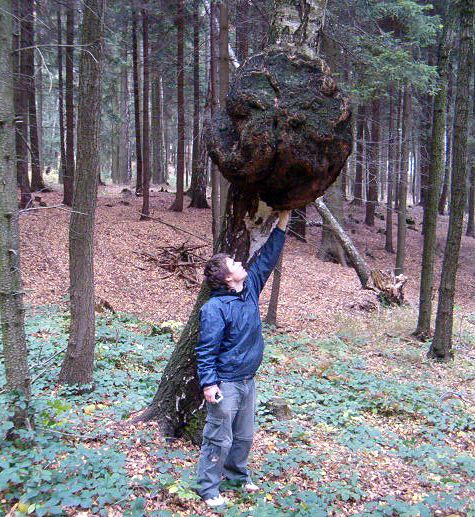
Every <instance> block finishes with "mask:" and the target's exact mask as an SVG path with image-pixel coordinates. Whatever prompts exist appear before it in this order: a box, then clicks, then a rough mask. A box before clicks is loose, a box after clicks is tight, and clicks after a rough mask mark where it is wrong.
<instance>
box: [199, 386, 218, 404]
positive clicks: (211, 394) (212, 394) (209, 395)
mask: <svg viewBox="0 0 475 517" xmlns="http://www.w3.org/2000/svg"><path fill="white" fill-rule="evenodd" d="M216 393H219V395H221V390H220V389H219V388H218V386H217V385H216V384H214V385H213V386H207V387H206V388H205V389H204V390H203V394H204V396H205V399H206V402H210V403H211V404H217V400H216Z"/></svg>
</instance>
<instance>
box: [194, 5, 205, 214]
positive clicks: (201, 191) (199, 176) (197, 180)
mask: <svg viewBox="0 0 475 517" xmlns="http://www.w3.org/2000/svg"><path fill="white" fill-rule="evenodd" d="M199 36H200V19H199V0H193V155H192V166H191V169H192V172H191V187H190V196H191V202H190V207H193V208H209V206H208V202H207V201H206V156H207V155H206V153H204V157H203V159H200V158H201V157H200V154H201V153H200V144H205V142H201V140H200V39H199Z"/></svg>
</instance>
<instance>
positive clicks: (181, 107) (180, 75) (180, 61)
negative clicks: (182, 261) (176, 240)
mask: <svg viewBox="0 0 475 517" xmlns="http://www.w3.org/2000/svg"><path fill="white" fill-rule="evenodd" d="M184 24H185V19H184V0H178V1H177V18H176V25H177V46H176V48H177V121H178V124H177V129H178V133H177V138H178V142H177V144H178V146H177V165H176V196H175V201H174V202H173V204H172V206H171V207H170V210H173V211H174V212H182V211H183V196H184V185H183V183H184V176H185V80H184V79H185V71H184V38H185V36H184V30H185V29H184Z"/></svg>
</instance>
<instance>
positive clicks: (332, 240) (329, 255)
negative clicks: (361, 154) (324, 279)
mask: <svg viewBox="0 0 475 517" xmlns="http://www.w3.org/2000/svg"><path fill="white" fill-rule="evenodd" d="M324 200H325V205H326V206H327V207H328V209H329V210H330V211H331V213H332V214H333V216H334V218H335V219H336V220H337V221H338V224H339V225H340V226H343V198H342V195H341V176H338V178H337V180H336V181H335V183H333V185H332V186H331V187H330V188H329V189H328V190H327V191H326V193H325V196H324ZM318 257H319V258H320V260H324V261H330V262H336V263H337V264H340V265H342V266H345V267H346V265H347V263H346V257H345V251H344V250H343V248H342V246H341V244H340V242H339V241H338V239H337V238H336V236H335V234H334V232H333V231H332V229H331V228H330V227H329V226H328V224H326V223H325V221H323V228H322V241H321V244H320V249H319V251H318Z"/></svg>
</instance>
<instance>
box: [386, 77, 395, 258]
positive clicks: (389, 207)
mask: <svg viewBox="0 0 475 517" xmlns="http://www.w3.org/2000/svg"><path fill="white" fill-rule="evenodd" d="M394 96H395V92H394V88H393V87H392V86H391V87H390V89H389V133H388V193H387V201H386V242H385V244H384V249H385V250H386V251H387V252H388V253H394V248H393V188H394V187H393V186H394V163H395V161H396V153H395V150H396V145H395V131H394V116H395V113H394V111H395V110H394Z"/></svg>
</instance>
